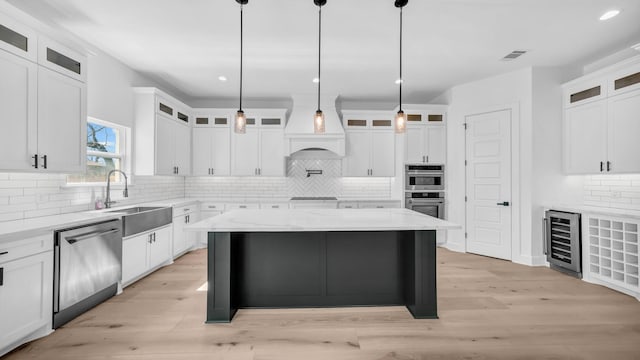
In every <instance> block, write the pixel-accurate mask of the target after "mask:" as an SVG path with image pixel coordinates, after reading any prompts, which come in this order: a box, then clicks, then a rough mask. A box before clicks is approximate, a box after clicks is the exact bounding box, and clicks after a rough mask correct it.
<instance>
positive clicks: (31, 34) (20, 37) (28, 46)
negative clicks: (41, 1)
mask: <svg viewBox="0 0 640 360" xmlns="http://www.w3.org/2000/svg"><path fill="white" fill-rule="evenodd" d="M0 26H3V27H4V29H3V31H1V32H0V50H4V51H7V52H9V53H11V54H13V55H17V56H20V57H22V58H25V59H28V60H31V61H32V62H34V63H35V62H37V61H38V46H37V44H38V35H37V33H36V31H35V30H33V29H31V28H29V27H28V26H25V25H23V24H21V23H19V22H17V21H15V20H14V19H13V18H11V17H9V16H7V15H5V14H3V13H0ZM2 79H4V78H2Z"/></svg>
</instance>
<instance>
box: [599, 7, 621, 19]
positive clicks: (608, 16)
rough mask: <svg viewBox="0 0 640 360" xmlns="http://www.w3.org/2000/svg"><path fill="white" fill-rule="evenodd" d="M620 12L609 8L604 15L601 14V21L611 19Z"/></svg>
mask: <svg viewBox="0 0 640 360" xmlns="http://www.w3.org/2000/svg"><path fill="white" fill-rule="evenodd" d="M618 14H620V10H609V11H607V12H606V13H604V14H602V16H600V20H601V21H605V20H609V19H611V18H613V17H616V16H618Z"/></svg>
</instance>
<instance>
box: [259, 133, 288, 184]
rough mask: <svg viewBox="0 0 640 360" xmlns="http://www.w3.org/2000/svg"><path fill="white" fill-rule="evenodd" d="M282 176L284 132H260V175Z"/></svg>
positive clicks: (283, 173) (283, 172)
mask: <svg viewBox="0 0 640 360" xmlns="http://www.w3.org/2000/svg"><path fill="white" fill-rule="evenodd" d="M259 175H262V176H284V175H285V170H284V131H282V130H260V173H259Z"/></svg>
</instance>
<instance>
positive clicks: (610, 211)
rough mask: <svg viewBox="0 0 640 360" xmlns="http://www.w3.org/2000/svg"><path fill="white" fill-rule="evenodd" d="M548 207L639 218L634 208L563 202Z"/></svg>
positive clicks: (639, 213) (638, 213) (639, 214)
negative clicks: (601, 206)
mask: <svg viewBox="0 0 640 360" xmlns="http://www.w3.org/2000/svg"><path fill="white" fill-rule="evenodd" d="M550 209H551V210H558V211H567V212H576V213H581V214H598V215H608V216H619V217H628V218H634V219H640V211H636V210H624V209H611V208H600V207H595V206H586V205H564V204H563V205H559V206H552V207H551V208H550Z"/></svg>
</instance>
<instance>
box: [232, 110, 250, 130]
mask: <svg viewBox="0 0 640 360" xmlns="http://www.w3.org/2000/svg"><path fill="white" fill-rule="evenodd" d="M233 130H234V131H235V133H236V134H245V133H246V132H247V116H246V115H245V114H244V111H242V110H238V112H237V113H236V121H235V123H234V129H233Z"/></svg>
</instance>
